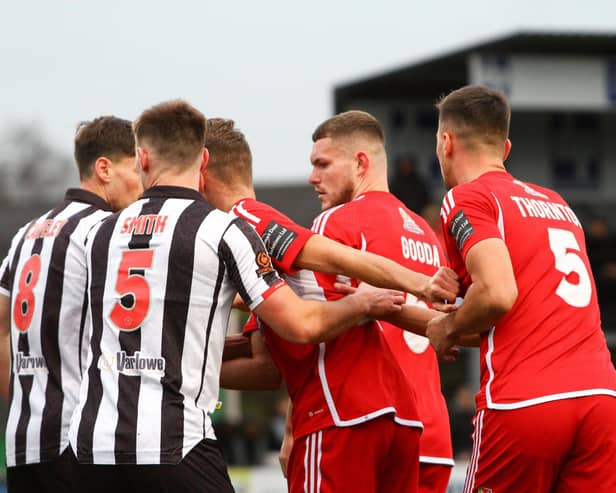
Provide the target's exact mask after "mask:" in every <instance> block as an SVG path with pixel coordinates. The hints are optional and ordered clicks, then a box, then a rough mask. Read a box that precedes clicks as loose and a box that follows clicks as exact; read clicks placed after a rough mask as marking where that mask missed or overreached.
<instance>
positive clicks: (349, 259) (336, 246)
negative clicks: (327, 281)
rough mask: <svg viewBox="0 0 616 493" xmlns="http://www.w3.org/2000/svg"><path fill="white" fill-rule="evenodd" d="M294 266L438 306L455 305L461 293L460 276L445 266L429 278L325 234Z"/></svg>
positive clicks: (308, 244)
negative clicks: (392, 291) (343, 276)
mask: <svg viewBox="0 0 616 493" xmlns="http://www.w3.org/2000/svg"><path fill="white" fill-rule="evenodd" d="M293 266H294V267H296V268H301V269H309V270H313V271H317V272H325V273H328V274H344V275H346V276H348V277H351V278H353V279H360V280H362V281H365V282H367V283H369V284H372V285H373V286H378V287H381V288H389V289H399V290H401V291H406V292H409V293H413V294H414V295H415V296H417V297H418V298H421V299H424V300H427V301H430V302H432V303H433V304H434V305H435V307H437V308H439V309H440V308H442V307H443V306H446V305H444V304H443V300H447V301H448V302H449V303H451V304H453V303H454V302H455V300H456V295H457V294H458V289H459V286H458V281H457V275H456V274H455V272H454V271H452V270H451V269H449V268H447V267H441V268H440V269H439V271H438V272H437V273H436V274H435V275H434V276H433V277H428V276H426V275H424V274H421V273H419V272H414V271H412V270H410V269H407V268H405V267H403V266H401V265H400V264H398V263H396V262H394V261H393V260H390V259H388V258H385V257H382V256H380V255H376V254H374V253H370V252H364V251H361V250H356V249H354V248H351V247H348V246H346V245H343V244H341V243H338V242H337V241H334V240H331V239H329V238H326V237H324V236H321V235H312V236H311V237H310V238H309V239H308V240H307V241H306V244H305V245H304V247H303V248H302V250H301V251H300V252H299V254H298V255H297V257H296V258H295V261H294V263H293Z"/></svg>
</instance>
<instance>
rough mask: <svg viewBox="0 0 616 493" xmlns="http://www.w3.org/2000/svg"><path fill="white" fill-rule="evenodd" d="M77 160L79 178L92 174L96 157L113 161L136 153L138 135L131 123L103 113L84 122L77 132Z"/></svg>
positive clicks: (75, 153) (78, 126)
mask: <svg viewBox="0 0 616 493" xmlns="http://www.w3.org/2000/svg"><path fill="white" fill-rule="evenodd" d="M74 155H75V161H76V162H77V168H79V178H80V179H82V180H83V179H85V178H89V177H90V176H92V169H93V166H94V163H95V162H96V160H97V159H98V158H100V157H107V158H108V159H110V160H112V161H113V160H116V159H121V158H123V157H131V156H134V155H135V137H134V136H133V129H132V126H131V122H130V121H128V120H123V119H121V118H116V117H115V116H100V117H98V118H95V119H94V120H92V121H83V122H80V123H79V124H78V125H77V131H76V132H75V151H74Z"/></svg>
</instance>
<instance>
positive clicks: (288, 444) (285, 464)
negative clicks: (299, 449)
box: [278, 401, 293, 478]
mask: <svg viewBox="0 0 616 493" xmlns="http://www.w3.org/2000/svg"><path fill="white" fill-rule="evenodd" d="M292 412H293V404H292V403H291V401H289V406H288V407H287V416H286V419H285V427H284V438H283V439H282V444H281V445H280V452H279V454H278V461H279V462H280V468H281V469H282V474H283V475H284V477H285V478H286V477H287V469H288V468H289V459H290V458H291V451H292V450H293V425H292V424H291V413H292Z"/></svg>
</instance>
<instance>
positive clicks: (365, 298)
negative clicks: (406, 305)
mask: <svg viewBox="0 0 616 493" xmlns="http://www.w3.org/2000/svg"><path fill="white" fill-rule="evenodd" d="M403 301H404V296H403V294H402V293H400V292H397V291H391V290H386V289H381V290H379V291H376V290H366V289H361V288H358V289H357V291H356V292H355V293H354V294H351V295H349V296H345V297H344V298H341V299H339V300H336V301H313V300H303V299H301V298H299V297H298V296H297V295H296V294H295V293H294V292H293V290H292V289H291V288H290V287H289V286H288V285H286V284H285V285H284V286H281V287H280V288H278V289H277V290H276V291H274V292H273V293H271V294H270V295H269V296H268V297H267V298H266V299H265V300H264V301H263V302H262V303H261V304H259V305H258V306H257V307H255V308H254V311H255V313H256V314H257V315H258V316H259V317H260V318H261V319H263V321H264V322H265V323H267V324H268V325H269V326H270V327H271V328H272V329H273V330H274V331H275V332H276V333H277V334H278V335H280V337H282V338H284V339H286V340H288V341H290V342H294V343H297V344H316V343H319V342H323V341H327V340H329V339H333V338H334V337H337V336H339V335H340V334H342V333H343V332H344V331H346V330H347V329H349V328H350V327H353V326H355V325H359V324H360V323H362V322H363V321H365V320H368V319H382V318H385V317H387V316H389V315H391V314H392V313H395V312H399V311H400V310H401V307H400V305H401V304H402V303H403Z"/></svg>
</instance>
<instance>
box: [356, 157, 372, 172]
mask: <svg viewBox="0 0 616 493" xmlns="http://www.w3.org/2000/svg"><path fill="white" fill-rule="evenodd" d="M355 159H356V161H357V174H358V175H359V176H364V175H365V174H366V172H367V171H368V168H369V167H370V158H369V157H368V155H367V154H366V153H365V152H364V151H359V152H358V153H357V154H356V155H355Z"/></svg>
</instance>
